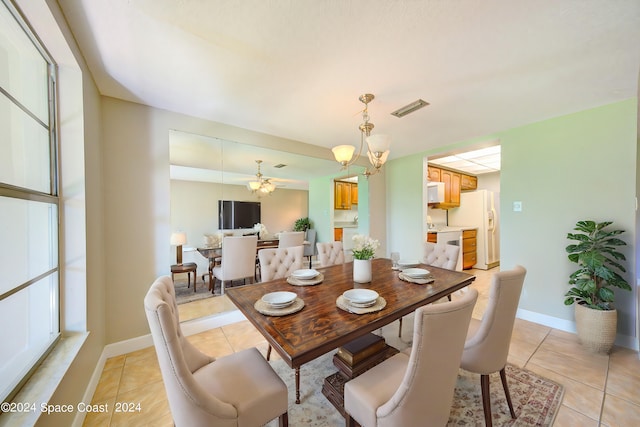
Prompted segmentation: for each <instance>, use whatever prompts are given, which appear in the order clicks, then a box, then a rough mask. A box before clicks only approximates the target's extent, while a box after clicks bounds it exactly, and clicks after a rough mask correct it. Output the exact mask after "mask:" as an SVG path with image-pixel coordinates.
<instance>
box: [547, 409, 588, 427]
mask: <svg viewBox="0 0 640 427" xmlns="http://www.w3.org/2000/svg"><path fill="white" fill-rule="evenodd" d="M553 426H554V427H598V421H596V420H594V419H592V418H589V417H587V416H586V415H584V414H581V413H580V412H576V411H574V410H573V409H571V408H569V407H567V406H565V405H562V406H561V407H560V409H559V410H558V414H557V415H556V419H555V421H554V423H553Z"/></svg>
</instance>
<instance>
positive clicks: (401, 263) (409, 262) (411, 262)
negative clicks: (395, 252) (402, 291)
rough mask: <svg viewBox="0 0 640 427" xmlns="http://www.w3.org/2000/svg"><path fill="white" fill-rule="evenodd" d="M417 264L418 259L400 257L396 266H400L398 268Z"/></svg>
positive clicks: (418, 262)
mask: <svg viewBox="0 0 640 427" xmlns="http://www.w3.org/2000/svg"><path fill="white" fill-rule="evenodd" d="M418 264H420V261H416V260H406V259H401V260H400V261H398V267H400V268H410V267H415V266H417V265H418Z"/></svg>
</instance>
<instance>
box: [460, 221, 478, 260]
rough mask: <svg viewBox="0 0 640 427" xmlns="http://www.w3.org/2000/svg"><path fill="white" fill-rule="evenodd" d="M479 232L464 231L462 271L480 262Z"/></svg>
mask: <svg viewBox="0 0 640 427" xmlns="http://www.w3.org/2000/svg"><path fill="white" fill-rule="evenodd" d="M477 232H478V231H477V230H463V231H462V269H463V270H468V269H470V268H471V267H473V266H474V265H475V264H476V262H478V241H477Z"/></svg>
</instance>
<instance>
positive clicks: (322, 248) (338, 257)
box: [316, 241, 344, 267]
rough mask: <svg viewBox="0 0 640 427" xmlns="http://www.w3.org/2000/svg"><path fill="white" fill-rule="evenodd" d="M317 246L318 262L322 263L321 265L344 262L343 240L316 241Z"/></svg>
mask: <svg viewBox="0 0 640 427" xmlns="http://www.w3.org/2000/svg"><path fill="white" fill-rule="evenodd" d="M316 247H317V248H318V262H319V263H320V267H327V266H330V265H336V264H344V251H343V250H342V242H339V241H335V242H326V243H316Z"/></svg>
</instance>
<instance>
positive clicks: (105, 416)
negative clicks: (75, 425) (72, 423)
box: [82, 395, 116, 427]
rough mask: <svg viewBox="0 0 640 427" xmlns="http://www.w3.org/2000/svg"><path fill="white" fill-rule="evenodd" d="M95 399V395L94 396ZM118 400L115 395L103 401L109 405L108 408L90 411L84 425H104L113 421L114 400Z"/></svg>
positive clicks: (87, 426) (91, 426)
mask: <svg viewBox="0 0 640 427" xmlns="http://www.w3.org/2000/svg"><path fill="white" fill-rule="evenodd" d="M94 399H95V396H94ZM115 401H116V397H115V395H114V396H113V398H112V399H109V400H107V401H104V402H101V403H106V404H107V405H108V410H107V411H105V412H89V413H87V415H86V417H85V418H84V422H83V423H82V425H83V426H84V427H104V426H108V425H110V423H111V416H112V415H113V407H114V405H113V404H114V402H115Z"/></svg>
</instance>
